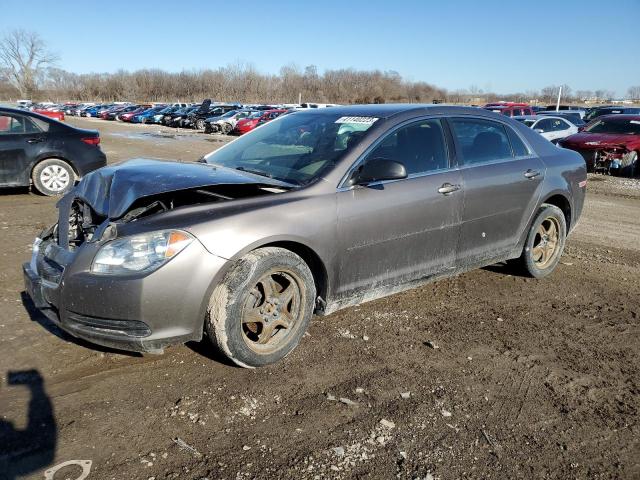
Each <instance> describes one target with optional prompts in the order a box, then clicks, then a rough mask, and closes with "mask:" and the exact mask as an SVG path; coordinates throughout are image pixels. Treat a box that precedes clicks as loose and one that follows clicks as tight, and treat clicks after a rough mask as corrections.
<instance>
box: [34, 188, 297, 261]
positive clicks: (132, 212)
mask: <svg viewBox="0 0 640 480" xmlns="http://www.w3.org/2000/svg"><path fill="white" fill-rule="evenodd" d="M285 191H287V190H286V189H285V188H281V187H273V186H271V185H268V184H267V185H265V184H251V183H249V184H231V185H214V186H211V187H205V188H193V189H188V190H178V191H172V192H165V193H160V194H156V195H151V196H148V197H142V198H139V199H137V200H136V201H135V202H133V203H132V204H131V205H130V207H129V208H128V210H126V212H125V213H124V215H122V216H121V217H119V218H117V219H113V218H109V217H108V216H105V215H101V214H99V213H98V212H96V210H95V209H94V208H92V207H91V205H89V203H88V202H87V201H86V200H83V199H81V198H78V197H76V198H73V199H72V201H71V203H70V205H69V208H68V217H67V218H68V222H67V224H66V225H65V224H64V223H63V222H62V218H64V217H65V216H66V215H65V212H64V210H66V208H64V207H65V205H64V204H62V202H61V204H60V205H59V208H60V219H59V222H58V224H56V225H54V226H53V227H52V229H51V230H50V231H49V232H47V233H46V234H45V235H44V237H45V238H46V237H50V236H53V237H54V238H56V239H57V240H58V241H59V238H60V235H61V236H62V238H64V231H65V230H66V237H67V238H68V248H69V249H70V250H73V249H75V248H77V247H79V246H80V245H82V244H83V243H84V242H89V241H91V240H93V239H94V237H95V238H103V237H104V235H105V232H107V230H108V228H109V227H110V226H111V227H113V226H116V225H117V224H122V223H129V222H135V221H137V220H139V219H141V218H145V217H148V216H151V215H157V214H160V213H164V212H168V211H170V210H174V209H176V208H180V207H186V206H192V205H199V204H205V203H217V202H226V201H230V200H237V199H241V198H248V197H255V196H258V195H269V194H275V193H282V192H285ZM59 243H60V242H59ZM61 246H63V245H61Z"/></svg>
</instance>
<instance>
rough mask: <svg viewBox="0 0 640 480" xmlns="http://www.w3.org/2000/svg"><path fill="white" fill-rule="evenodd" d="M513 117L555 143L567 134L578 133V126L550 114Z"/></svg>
mask: <svg viewBox="0 0 640 480" xmlns="http://www.w3.org/2000/svg"><path fill="white" fill-rule="evenodd" d="M513 119H514V120H517V121H519V122H522V123H524V124H525V125H526V126H527V127H530V128H532V129H533V130H535V131H536V132H538V133H539V134H540V135H542V136H543V137H544V138H546V139H547V140H549V141H550V142H551V143H557V142H558V141H559V140H562V139H563V138H566V137H568V136H569V135H573V134H574V133H578V127H577V126H576V125H574V124H573V123H571V122H570V121H569V120H567V119H566V118H562V117H554V116H551V115H520V116H517V117H513Z"/></svg>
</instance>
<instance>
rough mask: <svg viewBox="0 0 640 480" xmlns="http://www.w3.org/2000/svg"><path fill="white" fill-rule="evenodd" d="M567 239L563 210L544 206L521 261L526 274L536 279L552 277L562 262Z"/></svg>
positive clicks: (529, 235)
mask: <svg viewBox="0 0 640 480" xmlns="http://www.w3.org/2000/svg"><path fill="white" fill-rule="evenodd" d="M566 237H567V222H566V219H565V217H564V213H563V212H562V210H560V209H559V208H558V207H556V206H555V205H549V204H543V205H542V206H541V207H540V210H538V214H537V215H536V217H535V219H534V221H533V223H532V224H531V228H530V229H529V233H528V235H527V239H526V241H525V244H524V249H523V251H522V255H521V256H520V259H519V262H520V265H521V267H522V269H523V270H524V272H525V273H526V274H528V275H530V276H531V277H534V278H544V277H546V276H547V275H550V274H551V272H553V270H554V269H555V268H556V265H557V264H558V262H559V261H560V256H561V255H562V251H563V250H564V244H565V240H566Z"/></svg>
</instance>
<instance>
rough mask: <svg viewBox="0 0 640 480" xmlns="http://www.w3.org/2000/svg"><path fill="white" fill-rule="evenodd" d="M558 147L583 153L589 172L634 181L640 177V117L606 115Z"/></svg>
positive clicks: (561, 142)
mask: <svg viewBox="0 0 640 480" xmlns="http://www.w3.org/2000/svg"><path fill="white" fill-rule="evenodd" d="M558 145H560V146H561V147H564V148H568V149H570V150H575V151H576V152H578V153H580V154H581V155H582V156H583V158H584V160H585V162H587V171H589V172H603V173H610V174H616V175H624V176H629V177H633V176H634V175H638V174H639V173H640V164H639V162H638V156H639V155H640V115H605V116H602V117H598V118H596V119H595V120H592V121H591V122H589V123H588V124H587V125H585V126H584V127H583V128H581V130H580V131H579V132H578V133H576V134H573V135H570V136H568V137H567V138H565V139H564V140H561V141H560V142H558Z"/></svg>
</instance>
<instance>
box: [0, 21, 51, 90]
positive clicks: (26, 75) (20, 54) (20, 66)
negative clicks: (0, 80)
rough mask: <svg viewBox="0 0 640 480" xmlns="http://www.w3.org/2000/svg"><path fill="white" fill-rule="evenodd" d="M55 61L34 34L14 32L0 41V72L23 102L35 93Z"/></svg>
mask: <svg viewBox="0 0 640 480" xmlns="http://www.w3.org/2000/svg"><path fill="white" fill-rule="evenodd" d="M57 60H58V57H57V55H55V54H54V53H51V52H50V51H49V50H48V49H47V46H46V44H45V42H44V40H42V38H40V36H39V35H38V34H37V33H35V32H28V31H25V30H13V31H11V32H9V33H8V34H7V35H5V37H4V38H3V39H2V40H0V69H2V70H3V74H4V76H5V77H6V78H7V79H8V80H9V82H10V83H11V84H12V85H13V86H14V87H15V88H17V89H18V90H19V91H20V94H21V95H22V96H23V97H25V98H31V97H32V96H33V95H34V94H35V93H36V91H37V89H38V80H39V79H41V78H42V77H44V76H45V74H46V70H47V68H49V67H53V66H54V65H55V63H56V62H57Z"/></svg>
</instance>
